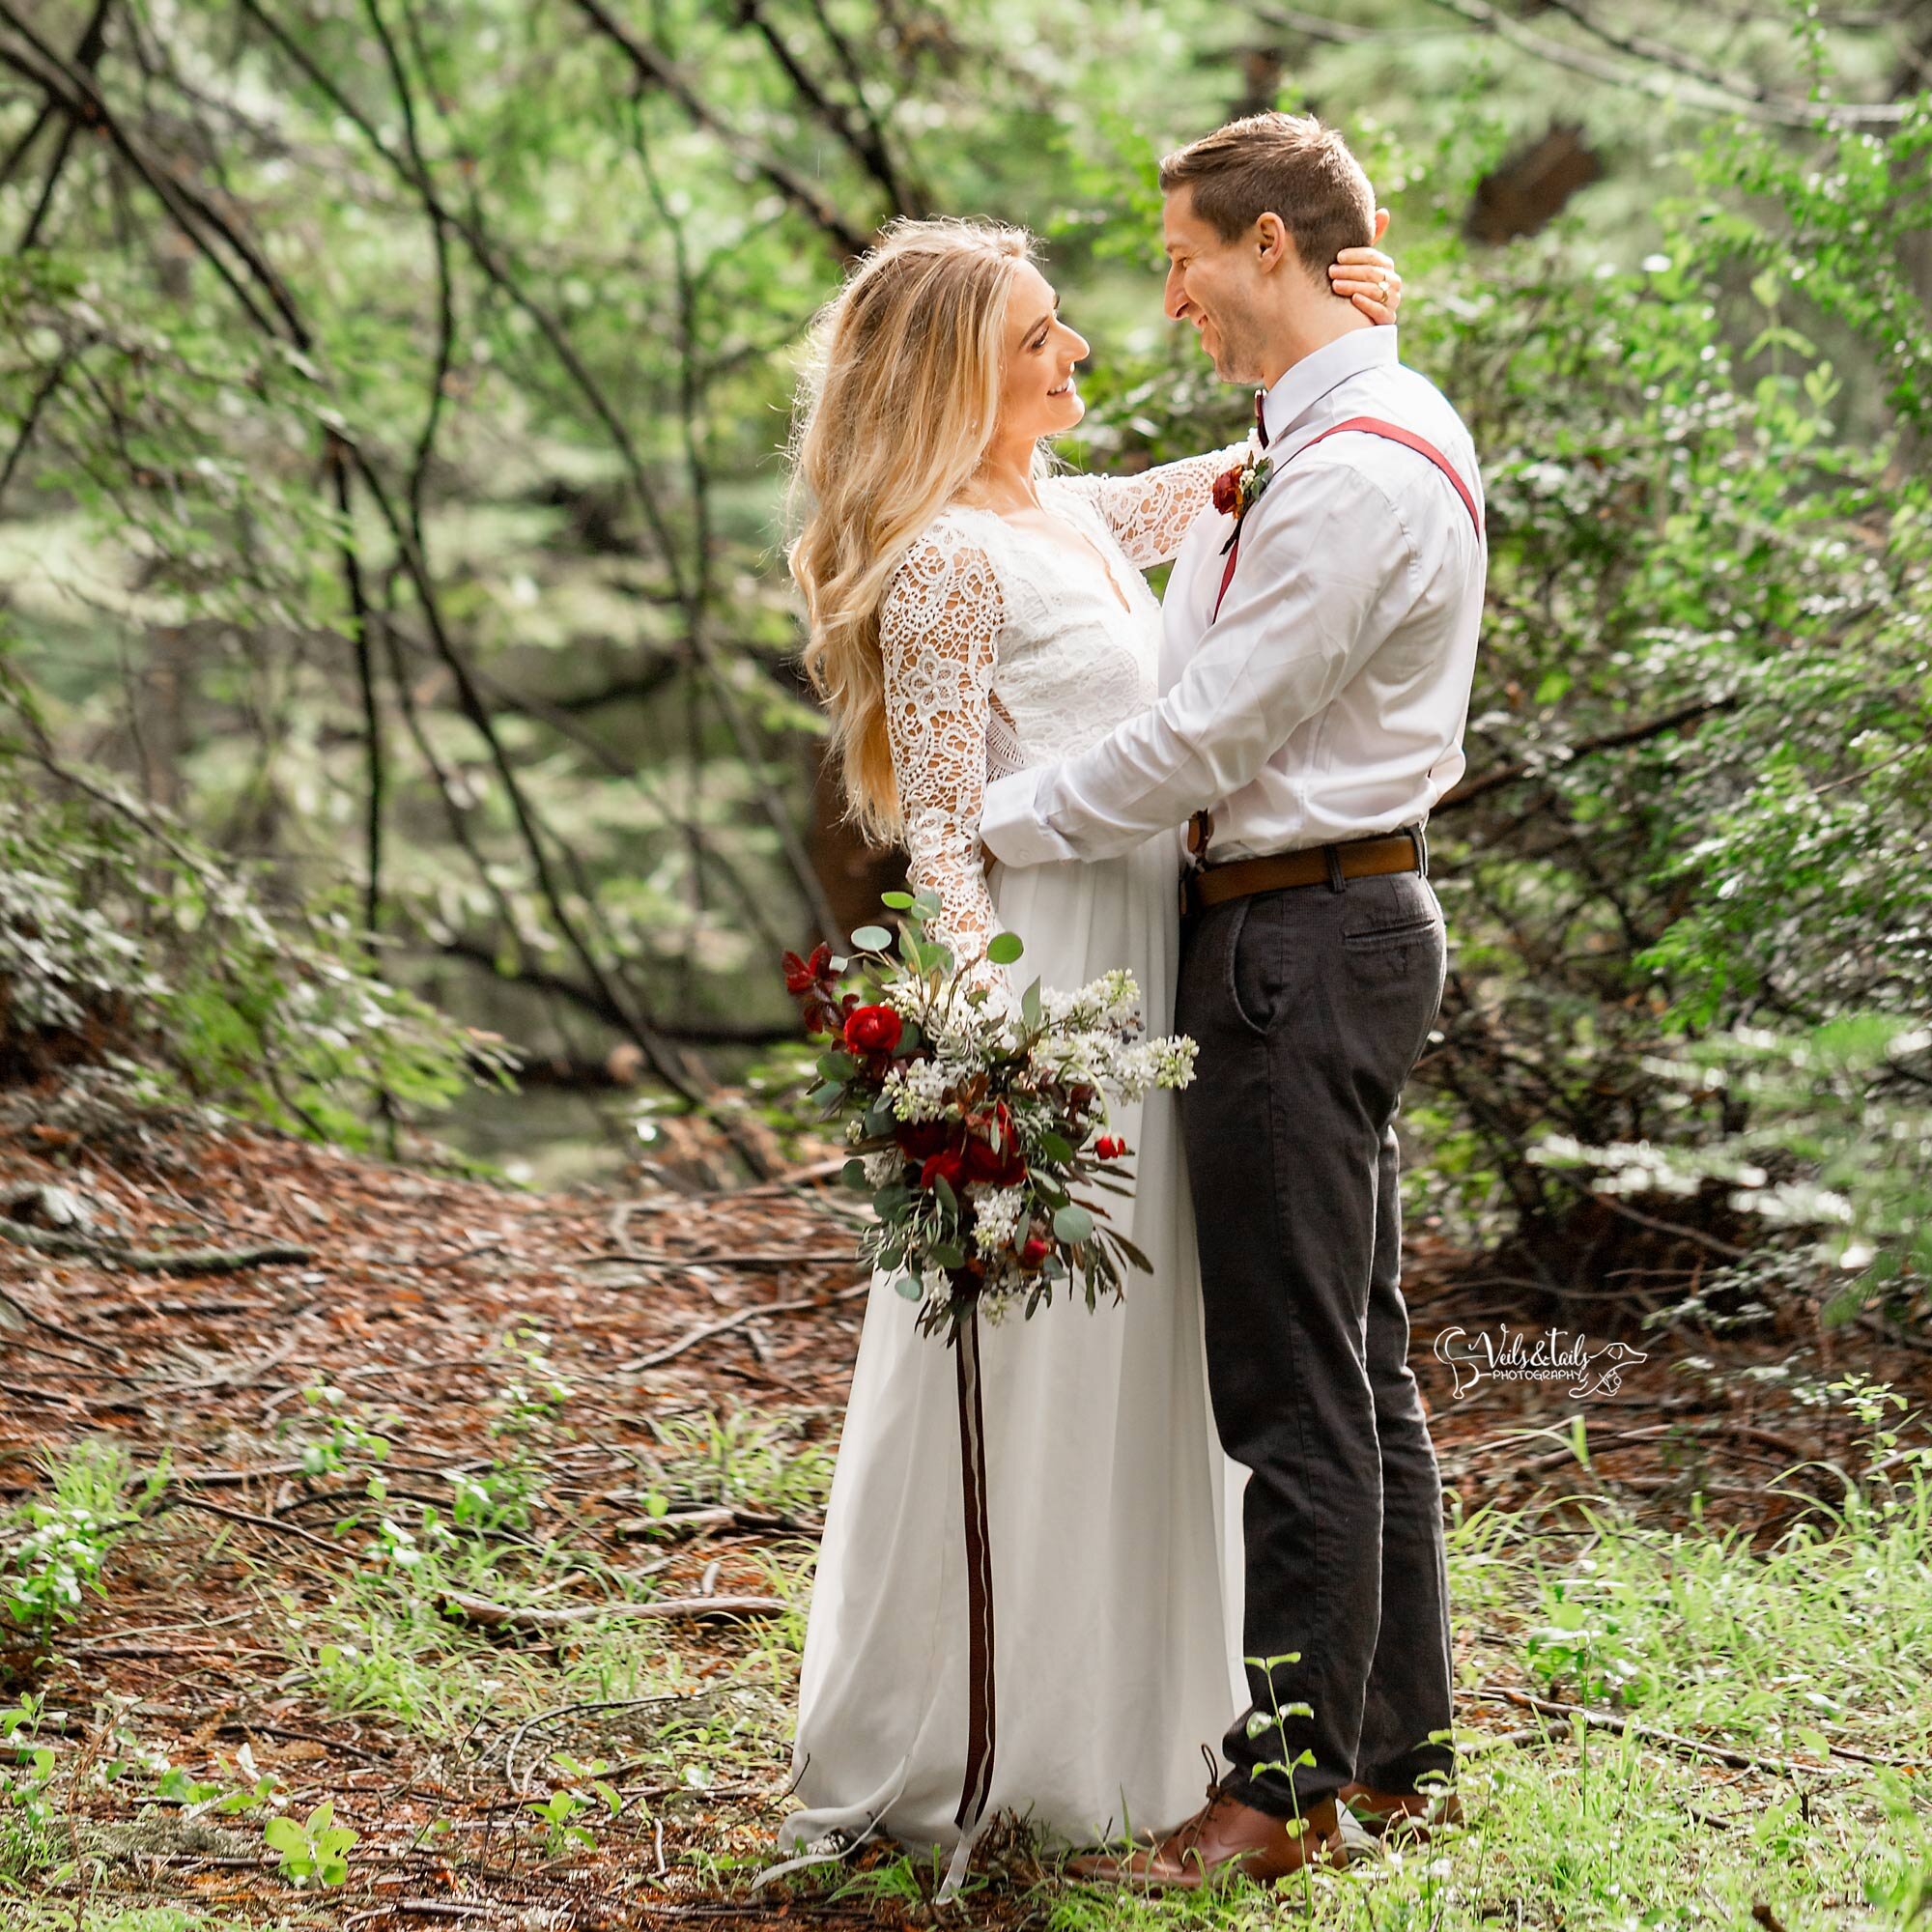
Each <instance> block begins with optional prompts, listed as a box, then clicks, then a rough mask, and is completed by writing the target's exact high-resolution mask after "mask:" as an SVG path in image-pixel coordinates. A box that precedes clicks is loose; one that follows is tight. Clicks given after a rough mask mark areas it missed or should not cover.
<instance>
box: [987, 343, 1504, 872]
mask: <svg viewBox="0 0 1932 1932" xmlns="http://www.w3.org/2000/svg"><path fill="white" fill-rule="evenodd" d="M1350 416H1378V417H1380V418H1382V419H1383V420H1385V421H1388V422H1392V423H1395V424H1397V425H1398V426H1400V427H1402V428H1404V429H1406V430H1409V431H1410V432H1412V433H1413V434H1415V435H1417V436H1420V437H1422V438H1423V439H1424V440H1427V441H1429V442H1431V443H1433V444H1434V445H1435V448H1436V449H1438V450H1439V451H1440V452H1441V453H1442V455H1443V456H1444V457H1446V458H1447V459H1448V461H1449V463H1450V464H1451V465H1452V466H1453V467H1454V469H1456V471H1457V473H1458V474H1459V475H1460V476H1461V477H1462V479H1463V483H1464V484H1465V485H1466V486H1467V488H1468V490H1469V492H1470V495H1471V496H1472V497H1474V499H1475V501H1476V503H1477V505H1478V507H1479V508H1480V507H1481V504H1482V501H1483V495H1482V479H1481V476H1480V474H1479V472H1478V470H1477V467H1476V453H1475V449H1474V447H1473V445H1472V444H1471V442H1470V440H1469V435H1468V432H1467V431H1466V430H1465V429H1464V428H1463V423H1462V420H1461V418H1460V417H1459V416H1458V415H1457V414H1456V412H1455V411H1454V410H1453V409H1452V408H1451V407H1450V406H1449V403H1448V401H1447V400H1446V399H1445V398H1444V397H1443V395H1442V394H1441V392H1440V391H1439V390H1437V389H1436V388H1435V385H1434V384H1431V383H1430V382H1428V381H1427V380H1426V379H1425V378H1423V377H1421V376H1418V375H1417V374H1415V372H1414V371H1413V370H1410V369H1406V368H1404V367H1403V366H1402V364H1401V363H1400V362H1399V361H1398V360H1397V357H1396V331H1395V330H1394V329H1393V328H1388V327H1381V328H1362V329H1358V330H1353V331H1351V332H1350V333H1349V334H1347V335H1344V336H1342V337H1341V338H1340V339H1339V340H1338V341H1335V342H1331V343H1328V344H1326V345H1325V346H1324V347H1322V348H1321V349H1318V350H1317V351H1316V352H1315V353H1314V354H1313V355H1308V356H1306V357H1304V358H1303V359H1302V360H1301V361H1299V362H1297V363H1296V364H1295V365H1294V366H1293V368H1292V369H1290V370H1289V371H1288V372H1287V373H1286V374H1285V375H1284V376H1283V377H1282V378H1281V379H1280V381H1278V382H1277V383H1276V384H1274V386H1273V387H1272V388H1271V389H1270V390H1269V391H1268V392H1267V398H1266V401H1265V404H1264V419H1265V421H1266V423H1267V430H1268V445H1267V447H1268V454H1269V455H1270V456H1271V457H1272V458H1273V459H1274V462H1275V473H1274V475H1273V478H1272V480H1271V481H1270V482H1269V483H1268V485H1267V487H1266V488H1265V490H1264V492H1263V493H1262V496H1261V497H1260V498H1259V499H1258V500H1257V501H1256V502H1255V504H1254V505H1253V507H1252V508H1251V509H1250V510H1249V512H1248V515H1247V519H1246V521H1245V522H1244V524H1243V525H1242V526H1241V541H1240V550H1239V555H1238V558H1237V561H1236V569H1235V575H1234V580H1233V582H1230V584H1229V585H1228V591H1227V595H1226V597H1225V598H1224V599H1223V600H1222V603H1221V608H1220V614H1219V615H1218V616H1216V615H1215V614H1214V598H1215V593H1216V592H1217V591H1218V589H1219V588H1220V583H1221V571H1222V567H1223V563H1224V561H1225V559H1224V557H1223V555H1222V549H1223V546H1224V544H1225V543H1226V541H1227V536H1228V531H1229V527H1230V519H1229V518H1227V517H1225V516H1223V515H1221V514H1220V513H1219V512H1218V511H1214V510H1208V511H1204V512H1203V513H1202V515H1201V516H1200V517H1198V518H1197V519H1196V520H1195V523H1194V526H1193V527H1192V528H1191V529H1190V530H1189V531H1188V533H1187V536H1186V538H1185V540H1184V541H1183V543H1182V545H1181V548H1180V554H1179V557H1178V558H1177V559H1176V561H1175V566H1174V574H1173V577H1172V579H1171V580H1170V582H1169V583H1168V587H1167V596H1166V599H1165V603H1164V607H1163V613H1162V614H1163V625H1164V633H1163V641H1162V650H1161V665H1160V678H1159V682H1160V688H1161V691H1162V694H1163V695H1162V696H1161V698H1160V701H1159V702H1158V703H1157V704H1155V705H1154V706H1153V707H1152V708H1151V710H1148V711H1145V712H1143V713H1142V714H1141V715H1140V716H1139V717H1137V718H1134V719H1131V720H1130V721H1129V722H1128V723H1126V724H1125V725H1122V726H1121V727H1120V728H1119V729H1118V730H1116V731H1114V732H1113V733H1112V734H1111V735H1110V736H1108V737H1107V738H1104V739H1102V740H1101V742H1100V743H1099V744H1097V745H1095V746H1094V747H1093V748H1092V749H1090V750H1088V751H1086V752H1083V753H1080V754H1079V755H1078V756H1077V757H1072V758H1068V759H1066V760H1065V762H1063V763H1060V764H1053V765H1045V766H1040V767H1036V768H1033V769H1030V770H1027V771H1023V772H1016V773H1014V774H1012V775H1011V776H1010V777H1008V778H1003V779H999V780H997V781H995V782H993V783H992V784H990V785H988V786H987V788H986V794H985V799H984V803H983V806H982V809H981V812H980V838H982V839H983V841H984V842H985V844H986V846H987V848H988V849H989V850H990V851H991V852H992V854H993V855H994V857H996V858H998V859H1001V860H1004V861H1005V862H1007V863H1008V864H1009V865H1014V866H1035V865H1044V864H1048V863H1050V862H1053V861H1056V860H1066V859H1104V858H1108V857H1111V856H1112V855H1114V854H1116V853H1120V852H1123V851H1125V850H1127V849H1128V848H1130V847H1131V846H1133V845H1135V844H1137V843H1139V842H1140V841H1141V840H1143V839H1146V838H1151V836H1152V835H1153V834H1155V833H1157V832H1160V831H1162V830H1165V829H1169V828H1173V827H1178V826H1179V825H1181V824H1182V823H1184V821H1185V820H1186V819H1187V817H1188V816H1189V814H1191V813H1192V812H1194V811H1196V810H1199V809H1200V808H1201V807H1203V806H1207V807H1209V808H1211V809H1212V811H1213V815H1214V832H1213V844H1212V851H1211V854H1210V863H1217V864H1218V863H1220V862H1223V861H1226V860H1230V859H1248V858H1258V857H1261V856H1263V855H1265V854H1268V853H1275V852H1291V851H1296V850H1299V849H1301V848H1304V847H1307V846H1316V845H1325V844H1329V843H1331V842H1334V841H1337V840H1342V839H1350V838H1370V837H1373V836H1374V835H1376V834H1378V833H1384V832H1393V831H1394V830H1396V829H1397V828H1398V827H1399V826H1403V825H1408V824H1414V823H1419V822H1421V821H1424V820H1426V819H1427V817H1428V815H1429V812H1430V810H1431V808H1432V807H1433V806H1434V805H1435V802H1436V801H1437V800H1438V799H1439V798H1440V797H1441V796H1442V794H1443V793H1444V792H1445V791H1447V790H1448V789H1449V787H1450V786H1451V785H1453V784H1454V783H1455V782H1456V781H1457V779H1458V778H1460V777H1461V776H1462V772H1463V727H1464V725H1465V724H1466V723H1467V720H1468V712H1469V687H1470V681H1471V679H1472V676H1473V674H1474V668H1475V657H1476V634H1477V631H1478V628H1479V626H1480V622H1481V617H1482V609H1483V578H1484V552H1483V546H1482V544H1481V543H1480V542H1479V541H1478V538H1477V535H1476V531H1475V527H1474V526H1473V525H1472V523H1471V521H1470V517H1469V513H1468V511H1467V509H1466V508H1465V507H1464V506H1463V501H1462V499H1461V498H1460V497H1458V495H1457V493H1456V491H1455V489H1454V488H1453V487H1452V486H1451V484H1450V482H1449V480H1448V478H1447V477H1445V476H1444V475H1443V474H1442V473H1441V472H1440V471H1439V470H1438V469H1436V468H1435V465H1434V464H1433V463H1431V462H1430V461H1429V460H1428V458H1427V457H1424V456H1422V455H1419V454H1418V453H1417V452H1415V451H1414V450H1412V449H1409V448H1407V447H1406V446H1405V445H1404V444H1401V443H1398V442H1394V441H1391V440H1389V439H1387V438H1385V437H1379V436H1371V435H1368V434H1364V433H1350V434H1347V435H1342V436H1335V437H1330V438H1329V439H1328V440H1326V441H1325V442H1323V443H1321V446H1320V447H1319V448H1314V449H1306V445H1307V444H1308V443H1309V442H1310V441H1311V440H1312V439H1314V438H1315V437H1317V436H1319V435H1321V432H1322V431H1323V430H1325V429H1328V428H1330V427H1332V426H1333V425H1334V424H1336V423H1339V422H1343V421H1346V420H1347V419H1348V418H1349V417H1350ZM1304 449H1305V454H1297V453H1296V452H1297V451H1302V450H1304Z"/></svg>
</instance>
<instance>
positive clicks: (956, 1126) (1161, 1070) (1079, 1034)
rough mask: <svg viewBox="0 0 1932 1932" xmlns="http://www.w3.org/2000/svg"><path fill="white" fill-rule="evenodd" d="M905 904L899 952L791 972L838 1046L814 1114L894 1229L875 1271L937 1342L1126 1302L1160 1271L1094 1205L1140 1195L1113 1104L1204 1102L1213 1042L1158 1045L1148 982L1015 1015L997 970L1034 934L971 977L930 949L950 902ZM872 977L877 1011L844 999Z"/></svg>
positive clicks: (870, 1242)
mask: <svg viewBox="0 0 1932 1932" xmlns="http://www.w3.org/2000/svg"><path fill="white" fill-rule="evenodd" d="M885 903H886V904H887V905H889V906H891V907H893V908H894V909H895V911H897V912H899V913H901V914H903V916H904V917H903V922H902V926H901V930H900V932H899V934H898V937H897V940H896V943H895V940H894V936H893V935H892V934H891V933H890V932H888V931H887V930H886V929H885V928H884V927H883V926H877V925H867V926H861V927H860V928H859V930H858V931H857V932H855V933H854V934H853V935H852V946H853V950H854V952H855V954H856V955H858V956H857V957H856V958H855V959H853V960H850V961H848V960H845V959H838V958H834V957H833V954H832V951H831V949H830V948H829V947H825V946H821V947H819V948H818V949H817V950H816V951H815V952H813V953H812V954H811V956H810V958H807V959H802V958H800V957H799V955H798V954H797V953H795V952H788V953H786V954H785V956H784V973H785V986H786V989H787V990H788V991H789V992H791V993H792V994H793V995H794V996H795V997H796V998H797V1000H798V1002H799V1005H800V1007H801V1009H803V1011H804V1014H805V1020H806V1025H807V1028H808V1029H809V1031H810V1032H811V1033H812V1034H813V1035H815V1036H817V1037H820V1038H822V1039H823V1040H824V1042H825V1050H824V1052H823V1053H821V1055H820V1056H819V1061H818V1071H819V1075H820V1084H819V1085H818V1086H816V1087H814V1088H813V1089H812V1092H811V1098H812V1099H813V1100H814V1101H815V1102H817V1103H818V1104H819V1105H820V1106H821V1107H822V1108H823V1109H824V1110H825V1113H826V1115H827V1117H828V1118H830V1119H838V1118H842V1119H843V1120H844V1122H845V1137H846V1140H847V1142H848V1144H849V1145H850V1147H851V1149H852V1156H853V1157H852V1158H851V1159H850V1160H848V1161H847V1162H846V1164H845V1173H844V1180H845V1184H846V1185H847V1186H849V1187H852V1188H855V1189H857V1190H858V1191H860V1192H862V1193H869V1194H870V1195H871V1197H872V1208H873V1211H874V1212H875V1213H876V1215H877V1216H878V1220H877V1224H876V1226H874V1227H872V1228H870V1229H868V1230H867V1235H866V1237H865V1244H864V1249H863V1258H864V1259H865V1260H867V1261H869V1262H870V1263H871V1264H873V1265H874V1266H875V1267H880V1268H885V1269H888V1270H890V1271H892V1272H893V1273H894V1274H895V1277H896V1279H895V1286H896V1288H897V1290H898V1292H899V1293H900V1294H902V1295H904V1296H905V1298H906V1299H907V1300H908V1301H915V1302H917V1303H918V1304H919V1326H920V1330H921V1332H922V1333H923V1334H927V1335H936V1334H939V1333H941V1332H944V1333H945V1334H946V1335H947V1337H948V1339H949V1340H951V1339H952V1337H953V1336H955V1335H956V1334H957V1332H958V1329H959V1326H960V1324H961V1322H962V1321H964V1320H965V1319H966V1317H967V1316H968V1315H969V1314H972V1313H975V1312H979V1313H983V1315H984V1316H985V1318H986V1319H987V1320H988V1321H998V1320H999V1319H1000V1318H1001V1317H1002V1316H1003V1315H1005V1314H1007V1313H1009V1311H1010V1310H1011V1309H1013V1308H1015V1307H1023V1309H1024V1312H1025V1314H1026V1315H1027V1316H1032V1315H1033V1314H1035V1313H1036V1312H1037V1310H1038V1309H1039V1308H1041V1307H1042V1306H1044V1305H1045V1304H1046V1303H1048V1302H1050V1301H1051V1300H1052V1298H1053V1293H1054V1290H1055V1287H1056V1285H1057V1284H1060V1283H1065V1285H1066V1291H1067V1293H1072V1290H1073V1286H1074V1283H1075V1282H1076V1281H1077V1282H1078V1283H1079V1285H1080V1287H1081V1288H1082V1290H1083V1291H1084V1293H1085V1294H1086V1298H1087V1305H1088V1307H1089V1308H1092V1307H1094V1305H1095V1303H1096V1301H1097V1300H1098V1297H1099V1295H1100V1293H1101V1292H1102V1291H1111V1292H1112V1293H1113V1294H1114V1296H1115V1297H1116V1299H1118V1298H1119V1297H1120V1295H1121V1293H1122V1264H1131V1265H1133V1266H1135V1267H1138V1268H1140V1269H1142V1270H1143V1271H1145V1270H1146V1269H1147V1268H1148V1265H1149V1264H1148V1261H1147V1257H1146V1256H1145V1255H1143V1254H1142V1253H1141V1252H1140V1251H1139V1250H1138V1249H1137V1248H1136V1247H1134V1245H1133V1244H1132V1242H1130V1241H1129V1240H1127V1239H1126V1238H1125V1236H1122V1234H1120V1233H1119V1231H1118V1230H1116V1229H1114V1228H1111V1227H1109V1226H1108V1225H1107V1220H1106V1215H1105V1212H1104V1209H1103V1208H1101V1206H1100V1204H1099V1203H1098V1202H1096V1201H1095V1200H1094V1199H1093V1198H1092V1197H1091V1195H1088V1196H1087V1197H1086V1198H1083V1196H1082V1194H1081V1192H1080V1191H1079V1190H1084V1189H1092V1190H1098V1191H1102V1192H1111V1193H1117V1194H1130V1193H1131V1192H1132V1188H1131V1185H1130V1177H1129V1175H1128V1173H1127V1170H1125V1169H1124V1168H1123V1167H1122V1166H1121V1162H1122V1160H1123V1159H1124V1158H1125V1157H1126V1155H1127V1153H1128V1148H1127V1146H1126V1143H1125V1142H1124V1141H1122V1140H1121V1139H1119V1138H1117V1137H1116V1136H1114V1135H1112V1134H1109V1133H1108V1132H1106V1131H1105V1129H1106V1127H1107V1124H1108V1103H1109V1102H1110V1101H1113V1100H1138V1099H1139V1098H1141V1096H1142V1095H1143V1094H1146V1093H1147V1092H1148V1090H1149V1089H1150V1088H1152V1087H1184V1086H1186V1085H1187V1083H1188V1082H1189V1081H1190V1080H1191V1079H1192V1078H1193V1077H1194V1042H1193V1041H1192V1040H1191V1039H1188V1038H1186V1037H1170V1038H1156V1039H1148V1038H1144V1037H1142V1035H1141V1027H1140V1010H1139V1008H1140V993H1139V989H1138V988H1137V987H1136V986H1135V984H1134V980H1133V976H1132V975H1131V974H1129V973H1124V972H1116V973H1109V974H1106V975H1105V976H1104V977H1102V978H1101V979H1098V980H1094V982H1093V983H1092V984H1091V985H1088V986H1083V987H1081V988H1080V990H1079V991H1078V992H1073V993H1061V992H1044V991H1042V990H1041V988H1040V984H1039V981H1038V980H1035V981H1034V982H1033V983H1032V984H1031V985H1030V986H1028V987H1027V989H1026V991H1025V992H1024V993H1023V994H1022V995H1021V996H1020V998H1019V1000H1018V1002H1017V1003H1016V1004H1015V1003H1014V1002H1012V1001H1010V1000H1009V999H1007V998H1006V997H1004V996H1003V995H996V993H995V992H994V990H993V988H992V987H991V986H989V985H988V984H987V976H986V975H985V974H984V973H983V971H982V970H981V969H982V968H983V967H985V966H987V965H992V966H1000V967H1004V966H1009V965H1010V964H1011V963H1012V962H1013V961H1014V960H1016V959H1018V958H1019V957H1020V955H1021V951H1022V949H1021V945H1020V941H1019V939H1018V937H1017V936H1016V935H1014V934H1013V933H1010V932H1002V933H999V934H996V935H995V936H994V938H993V939H992V941H991V942H990V943H989V944H988V945H987V947H986V949H985V951H984V952H982V953H980V954H979V955H978V956H977V957H975V958H973V959H969V960H967V961H965V962H964V963H963V964H962V963H961V962H959V961H957V960H955V959H954V957H953V955H952V951H951V950H950V949H949V948H948V947H946V946H945V945H943V944H942V943H940V942H939V941H938V940H936V939H932V938H928V937H927V926H928V925H929V923H931V921H932V919H933V918H934V916H935V915H936V914H937V913H938V911H939V900H938V898H937V896H936V895H933V894H930V893H922V894H921V895H919V896H918V897H916V898H915V897H914V896H912V895H910V894H906V893H888V894H887V895H885ZM855 966H856V967H857V969H858V971H859V974H860V975H861V979H862V983H863V984H864V985H865V986H866V989H867V990H866V992H865V994H864V995H861V994H859V993H853V992H844V993H841V992H840V990H839V981H840V979H841V978H842V976H843V975H844V974H845V973H847V972H848V971H850V970H852V968H853V967H855Z"/></svg>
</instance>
